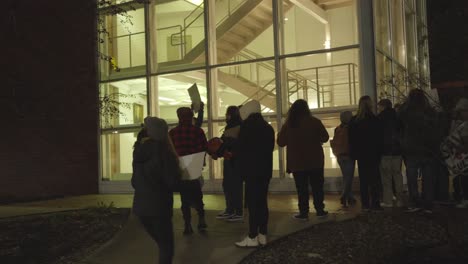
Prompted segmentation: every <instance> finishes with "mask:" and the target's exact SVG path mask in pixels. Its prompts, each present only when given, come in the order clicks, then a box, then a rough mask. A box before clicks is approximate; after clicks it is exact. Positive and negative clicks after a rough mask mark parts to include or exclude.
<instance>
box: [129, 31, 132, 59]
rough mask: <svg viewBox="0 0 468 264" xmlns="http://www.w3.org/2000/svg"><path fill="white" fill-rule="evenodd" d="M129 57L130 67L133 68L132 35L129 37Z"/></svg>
mask: <svg viewBox="0 0 468 264" xmlns="http://www.w3.org/2000/svg"><path fill="white" fill-rule="evenodd" d="M128 57H129V59H130V61H129V62H130V67H132V35H128Z"/></svg>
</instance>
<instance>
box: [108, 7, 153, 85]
mask: <svg viewBox="0 0 468 264" xmlns="http://www.w3.org/2000/svg"><path fill="white" fill-rule="evenodd" d="M133 9H135V10H133ZM117 10H120V11H119V13H118V14H113V12H116V11H115V9H112V8H106V9H103V10H102V11H101V16H100V19H99V21H100V22H99V27H100V28H99V31H101V33H100V34H99V38H100V42H101V43H100V45H99V50H100V53H101V56H102V57H103V58H104V57H106V59H105V60H101V67H100V68H101V69H100V71H101V79H102V80H105V79H115V78H122V77H129V76H138V75H143V74H144V73H145V64H146V53H145V50H146V49H145V14H144V8H143V6H142V5H141V4H138V3H128V4H122V5H119V6H118V9H117Z"/></svg>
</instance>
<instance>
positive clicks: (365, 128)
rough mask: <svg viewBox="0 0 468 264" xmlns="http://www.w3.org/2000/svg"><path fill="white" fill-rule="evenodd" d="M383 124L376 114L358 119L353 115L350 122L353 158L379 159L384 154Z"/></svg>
mask: <svg viewBox="0 0 468 264" xmlns="http://www.w3.org/2000/svg"><path fill="white" fill-rule="evenodd" d="M381 131H382V129H381V126H380V122H379V120H378V119H377V117H376V116H374V115H371V116H367V117H365V118H363V119H360V120H358V119H357V118H356V117H353V119H352V120H351V122H350V124H349V150H350V153H351V157H352V158H353V159H357V160H359V159H366V160H375V161H379V160H380V158H381V155H382V140H381V133H382V132H381Z"/></svg>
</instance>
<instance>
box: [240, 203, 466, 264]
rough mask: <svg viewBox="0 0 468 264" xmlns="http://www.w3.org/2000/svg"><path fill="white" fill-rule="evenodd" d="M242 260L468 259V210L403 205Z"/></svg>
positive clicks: (247, 263)
mask: <svg viewBox="0 0 468 264" xmlns="http://www.w3.org/2000/svg"><path fill="white" fill-rule="evenodd" d="M241 263H243V264H254V263H255V264H261V263H268V264H275V263H278V264H279V263H281V264H285V263H294V264H301V263H310V264H314V263H321V264H324V263H407V264H410V263H411V264H415V263H444V264H446V263H465V264H466V263H468V210H467V209H456V208H447V207H445V208H438V209H436V210H434V213H433V214H426V213H423V212H420V213H406V212H403V211H402V209H393V210H392V209H389V210H386V211H385V212H378V213H367V214H362V215H360V216H358V217H357V218H355V219H352V220H348V221H343V222H334V223H324V224H320V225H316V226H313V227H311V228H309V229H306V230H303V231H300V232H298V233H295V234H292V235H289V236H287V237H284V238H282V239H279V240H277V241H274V242H272V243H270V244H269V245H268V246H266V247H265V248H263V249H260V250H257V251H255V252H254V253H253V254H251V255H250V256H248V257H246V258H245V259H244V260H243V261H242V262H241Z"/></svg>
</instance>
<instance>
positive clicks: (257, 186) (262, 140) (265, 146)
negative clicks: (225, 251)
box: [234, 101, 275, 247]
mask: <svg viewBox="0 0 468 264" xmlns="http://www.w3.org/2000/svg"><path fill="white" fill-rule="evenodd" d="M240 113H241V117H242V119H243V120H244V121H243V123H242V125H241V129H240V133H239V139H238V144H237V147H236V149H235V151H234V156H236V157H237V159H238V162H239V170H240V173H241V175H242V176H243V177H244V179H245V191H246V196H247V206H248V210H249V235H248V236H247V237H246V238H245V239H244V240H242V241H240V242H237V243H236V246H238V247H257V246H258V245H265V244H266V243H267V238H266V235H267V229H268V203H267V195H268V186H269V184H270V180H271V177H272V173H273V149H274V146H275V134H274V130H273V128H272V127H271V125H269V124H268V123H267V122H266V121H265V120H264V119H263V117H262V115H261V110H260V103H259V102H258V101H250V102H248V103H247V104H245V105H244V106H243V107H242V108H241V110H240Z"/></svg>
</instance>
